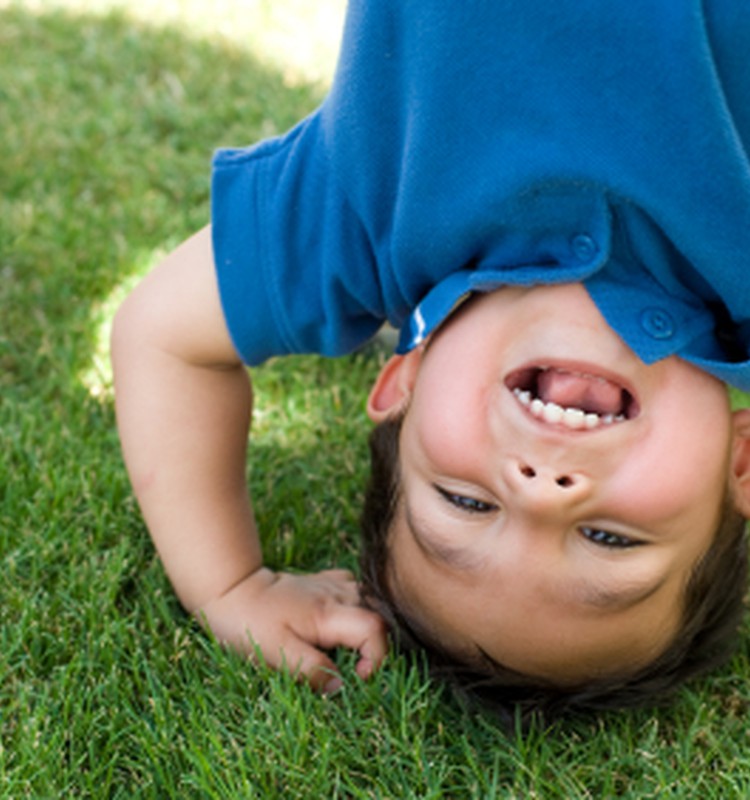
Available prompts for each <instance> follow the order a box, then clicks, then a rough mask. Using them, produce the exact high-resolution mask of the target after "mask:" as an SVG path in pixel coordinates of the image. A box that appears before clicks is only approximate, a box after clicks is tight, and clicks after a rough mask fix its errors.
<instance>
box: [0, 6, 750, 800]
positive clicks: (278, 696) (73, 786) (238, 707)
mask: <svg viewBox="0 0 750 800" xmlns="http://www.w3.org/2000/svg"><path fill="white" fill-rule="evenodd" d="M341 11H342V2H340V0H317V2H315V3H302V2H301V0H274V2H273V3H271V2H263V1H262V0H260V1H258V2H252V0H215V2H209V0H202V2H198V0H173V2H167V0H162V2H159V3H157V2H149V0H133V1H132V2H125V0H120V1H119V2H118V0H98V2H97V0H89V1H88V2H87V1H86V0H78V1H74V0H69V1H68V2H65V1H64V0H50V1H49V2H45V1H44V0H36V2H32V0H30V1H29V2H9V0H0V119H2V146H0V278H1V280H0V559H2V570H3V580H2V582H0V620H1V623H0V637H1V640H0V797H2V798H14V800H16V799H17V798H24V797H30V798H43V799H44V800H47V799H49V798H181V799H185V798H276V797H278V798H283V799H284V800H291V799H292V798H383V799H385V798H393V799H394V800H397V799H399V798H412V797H414V798H443V797H445V798H492V797H498V798H519V799H520V798H524V800H525V799H526V798H542V799H543V800H546V799H547V798H566V800H569V799H570V798H610V797H632V798H648V797H659V798H665V797H676V798H677V797H686V798H693V797H701V798H703V799H704V800H709V798H722V800H725V799H726V798H747V797H748V796H750V727H749V726H748V725H747V722H746V717H747V713H748V706H749V704H750V682H749V681H748V676H749V675H750V660H749V656H750V650H749V648H748V642H750V638H748V635H747V633H746V634H745V636H744V638H743V642H742V645H741V648H740V651H739V652H738V654H737V656H736V657H735V658H734V660H733V661H732V663H730V664H729V665H727V666H726V667H725V668H724V669H722V670H720V671H719V672H717V673H715V674H713V675H712V676H710V677H708V678H706V679H704V680H702V681H699V682H697V683H694V684H693V685H691V686H690V687H688V688H686V689H685V690H683V691H682V692H681V693H680V694H679V695H678V696H677V697H676V698H675V699H674V700H673V701H672V702H671V703H670V704H669V705H667V706H666V707H665V708H663V709H660V710H644V711H638V712H629V713H612V714H608V715H604V716H601V717H599V718H595V719H577V720H569V721H565V722H559V723H556V724H554V725H552V726H550V727H547V728H544V727H542V726H539V725H538V726H533V727H532V728H531V730H530V731H528V732H526V733H523V734H522V733H521V732H520V731H517V732H511V733H510V734H506V733H505V732H503V730H502V729H501V727H500V725H499V724H498V723H497V722H496V721H495V720H494V719H493V718H492V717H491V716H489V715H488V714H486V713H483V712H481V711H479V710H476V709H467V708H463V707H462V706H461V705H460V704H459V703H457V702H456V701H455V700H453V699H452V698H451V697H449V696H448V694H447V693H446V692H444V691H442V690H440V689H439V688H438V687H437V686H435V685H433V684H432V683H430V682H429V681H428V680H427V679H426V678H425V677H424V675H423V674H422V672H421V670H420V669H419V665H418V664H414V663H412V662H410V661H408V660H407V659H405V658H403V657H398V656H393V657H391V658H389V661H388V662H387V664H386V666H385V667H384V669H383V670H382V671H381V672H380V673H379V674H378V675H377V676H376V677H375V678H374V679H373V680H372V681H371V682H369V683H367V684H363V683H361V682H359V681H357V680H356V678H355V676H354V673H353V664H352V660H351V658H347V657H346V656H345V655H344V656H342V657H341V665H342V670H343V673H344V675H345V677H346V685H345V688H344V690H343V691H342V692H341V693H340V694H339V695H337V696H336V697H333V698H322V697H319V696H316V695H315V694H313V693H312V692H311V691H310V690H308V689H307V688H306V687H304V686H297V685H295V684H294V683H293V682H292V681H291V679H290V678H289V677H288V676H285V675H280V674H267V673H266V672H265V671H264V670H263V669H262V668H261V667H255V666H252V665H250V664H248V663H246V662H244V661H243V660H241V659H240V658H239V657H237V656H234V655H231V654H228V653H226V652H224V651H222V650H221V649H220V648H219V647H218V646H217V645H216V644H215V643H214V642H212V641H211V640H210V639H209V638H207V637H206V636H205V635H203V634H202V633H200V632H199V631H198V630H197V629H196V627H195V625H194V624H193V623H192V622H191V621H190V620H189V619H188V618H187V617H186V616H185V615H184V614H183V613H182V611H181V610H180V608H179V605H178V603H177V602H176V600H175V599H174V597H173V596H172V593H171V591H170V588H169V585H168V583H167V581H166V579H165V577H164V574H163V572H162V569H161V567H160V564H159V562H158V560H157V559H156V557H155V554H154V551H153V548H152V546H151V543H150V540H149V538H148V535H147V533H146V531H145V529H144V526H143V523H142V521H141V519H140V517H139V514H138V510H137V507H136V505H135V503H134V501H133V498H132V496H131V493H130V489H129V486H128V482H127V478H126V475H125V472H124V469H123V466H122V463H121V460H120V454H119V445H118V441H117V436H116V433H115V425H114V414H113V401H112V391H111V374H110V371H109V366H108V361H107V357H106V342H107V331H108V321H109V319H110V318H111V314H112V311H113V309H114V308H115V307H116V305H117V303H118V301H119V299H121V298H122V297H123V296H124V294H125V293H126V292H127V289H128V287H129V286H131V285H132V284H133V283H134V281H135V280H137V278H138V277H139V276H140V275H142V274H144V273H145V272H146V271H147V270H148V269H149V267H150V266H152V265H153V264H154V263H155V262H156V261H158V259H159V258H160V256H161V255H163V253H164V252H166V251H167V250H168V249H169V248H170V247H172V246H173V245H175V244H176V243H177V242H179V241H180V240H181V239H183V238H184V237H185V236H187V235H188V234H189V233H191V232H193V231H194V230H195V229H197V228H198V227H200V226H202V225H203V224H204V223H205V222H206V221H207V218H208V163H209V160H210V156H211V153H212V151H213V149H214V148H215V147H217V146H220V145H223V144H232V145H234V144H242V143H249V142H251V141H253V140H255V139H257V138H260V137H261V136H266V135H269V134H271V133H274V132H277V131H282V130H284V129H285V128H287V127H288V126H289V125H291V124H292V123H293V122H294V121H296V120H297V119H298V118H299V117H301V116H302V115H304V114H305V113H307V112H308V111H309V110H310V109H312V108H313V107H314V106H315V104H316V103H317V102H318V101H319V100H320V98H321V97H322V95H323V93H324V91H325V85H326V81H327V80H328V77H329V76H330V71H331V68H332V63H333V61H332V59H333V54H334V53H335V45H336V38H337V31H338V29H339V24H340V20H341ZM383 357H384V353H383V352H382V351H380V350H378V349H377V348H376V347H373V348H371V349H369V350H367V351H366V352H363V353H360V354H358V355H355V356H353V357H351V358H348V359H343V360H339V361H336V362H329V361H325V360H323V359H318V358H294V359H290V360H285V361H283V362H273V363H270V364H268V365H266V366H264V367H263V368H261V369H259V370H257V372H256V373H255V383H256V388H257V392H258V396H259V399H258V403H259V413H258V415H257V417H256V420H255V436H254V445H253V469H252V473H251V476H250V481H251V483H252V489H253V492H254V495H255V497H256V503H257V506H258V509H259V523H260V527H261V530H262V531H263V534H264V540H265V548H266V552H267V555H268V561H269V562H270V564H271V565H272V566H275V567H285V568H291V569H304V568H322V567H324V566H328V565H331V564H341V565H345V566H350V567H354V566H355V564H356V549H357V517H358V508H359V503H360V498H361V490H362V483H363V480H364V476H365V435H364V431H365V430H366V429H367V427H368V423H367V421H366V418H365V415H364V410H363V398H364V394H365V391H366V389H367V386H368V383H369V381H371V379H372V377H373V376H374V374H375V372H376V371H377V369H378V366H379V364H380V363H381V361H382V359H383ZM738 399H741V398H738ZM745 400H746V398H745Z"/></svg>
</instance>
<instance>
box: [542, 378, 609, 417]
mask: <svg viewBox="0 0 750 800" xmlns="http://www.w3.org/2000/svg"><path fill="white" fill-rule="evenodd" d="M536 393H537V396H538V397H539V398H540V399H542V400H543V401H544V402H545V403H557V405H559V406H562V407H563V408H580V409H582V410H583V411H586V412H587V413H594V414H601V415H605V414H612V415H614V416H616V415H617V414H620V413H621V412H622V410H623V395H622V389H620V387H619V386H616V385H615V384H614V383H610V381H608V380H605V379H604V378H595V377H594V376H592V375H580V374H574V373H571V372H565V371H562V370H557V369H546V370H543V371H542V372H540V373H539V376H538V378H537V392H536Z"/></svg>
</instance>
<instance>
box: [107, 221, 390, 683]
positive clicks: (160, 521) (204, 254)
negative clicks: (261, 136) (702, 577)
mask: <svg viewBox="0 0 750 800" xmlns="http://www.w3.org/2000/svg"><path fill="white" fill-rule="evenodd" d="M112 359H113V366H114V372H115V389H116V398H117V400H116V405H117V418H118V427H119V430H120V436H121V440H122V446H123V452H124V456H125V461H126V464H127V467H128V471H129V474H130V477H131V481H132V484H133V487H134V491H135V493H136V496H137V498H138V501H139V503H140V506H141V509H142V512H143V515H144V517H145V520H146V523H147V525H148V528H149V531H150V533H151V536H152V538H153V540H154V543H155V545H156V547H157V550H158V552H159V555H160V557H161V559H162V561H163V563H164V566H165V569H166V571H167V573H168V575H169V578H170V580H171V582H172V584H173V586H174V588H175V591H176V593H177V595H178V597H179V598H180V600H181V602H182V603H183V605H184V606H185V608H186V609H187V610H188V611H190V612H191V613H193V614H195V615H196V617H197V618H198V619H200V620H201V622H202V623H203V624H205V625H206V626H208V627H209V628H210V629H211V630H212V631H213V633H214V634H215V635H216V637H217V638H218V639H219V640H221V641H223V642H225V643H227V644H228V645H229V646H231V647H233V648H235V649H237V650H239V651H241V652H243V653H247V654H252V653H253V652H254V650H253V645H255V646H257V647H259V648H260V650H261V652H262V653H263V656H264V658H265V660H266V661H267V663H269V664H270V665H271V666H273V667H277V668H281V667H286V668H289V669H291V670H292V671H294V672H295V673H297V674H298V675H299V676H300V677H301V678H305V679H307V680H309V682H310V683H311V684H312V685H313V686H314V687H315V688H317V689H321V690H328V691H332V690H335V689H336V688H337V687H338V686H339V685H340V678H339V677H338V675H337V671H336V667H335V665H334V663H333V662H332V661H331V659H330V658H329V657H328V656H327V655H326V654H325V652H324V651H325V650H329V649H331V648H334V647H339V646H341V647H347V648H351V649H354V650H357V651H359V654H360V658H359V661H358V664H357V673H358V674H359V675H360V676H361V677H367V676H369V675H370V674H371V673H372V671H373V670H374V669H375V668H376V667H377V666H378V665H379V664H380V662H381V661H382V659H383V658H384V656H385V653H386V649H387V641H386V633H385V629H384V625H383V623H382V621H381V620H380V618H379V617H378V616H377V615H376V614H374V613H373V612H371V611H369V610H367V609H364V608H362V607H361V605H360V599H359V592H358V587H357V584H356V582H355V580H354V577H353V576H352V575H351V574H350V573H349V572H347V571H344V570H328V571H324V572H320V573H317V574H308V575H291V574H285V573H278V572H273V571H271V570H270V569H268V568H267V567H265V566H264V564H263V555H262V553H261V548H260V544H259V539H258V533H257V528H256V524H255V517H254V514H253V509H252V503H251V500H250V497H249V495H248V491H247V485H246V480H245V457H246V448H247V440H248V433H249V430H250V419H251V414H252V386H251V382H250V378H249V376H248V373H247V370H246V369H245V368H244V366H243V365H242V364H241V362H240V360H239V359H238V357H237V354H236V352H235V350H234V347H233V346H232V343H231V340H230V338H229V335H228V333H227V330H226V326H225V323H224V316H223V313H222V310H221V305H220V301H219V295H218V287H217V284H216V279H215V276H214V266H213V254H212V250H211V241H210V230H209V229H208V228H206V229H204V230H203V231H201V232H200V233H198V234H197V235H196V236H194V237H193V238H192V239H189V240H188V241H187V242H186V243H185V244H183V245H182V246H181V247H180V248H178V249H177V250H176V251H175V252H174V253H173V254H172V255H171V256H169V257H168V258H167V259H166V260H165V261H164V262H163V263H162V264H161V265H160V266H159V267H157V269H156V270H154V272H153V273H152V274H151V275H149V276H148V277H147V278H146V279H145V280H144V281H143V282H142V283H141V284H140V285H139V286H138V287H137V288H136V289H135V291H134V292H133V293H132V294H131V296H130V297H129V298H128V299H127V300H126V301H125V303H124V304H123V306H122V307H121V308H120V310H119V311H118V313H117V317H116V320H115V325H114V330H113V335H112Z"/></svg>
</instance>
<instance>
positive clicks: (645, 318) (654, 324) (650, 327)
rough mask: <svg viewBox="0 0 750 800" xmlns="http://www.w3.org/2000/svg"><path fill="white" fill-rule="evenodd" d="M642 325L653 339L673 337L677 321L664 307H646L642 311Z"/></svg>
mask: <svg viewBox="0 0 750 800" xmlns="http://www.w3.org/2000/svg"><path fill="white" fill-rule="evenodd" d="M641 327H642V328H643V330H644V331H646V333H647V334H648V335H649V336H650V337H651V338H652V339H671V338H672V337H673V336H674V334H675V329H676V326H675V321H674V319H672V316H671V314H669V313H668V312H667V311H665V310H664V309H663V308H646V309H644V310H643V311H642V312H641Z"/></svg>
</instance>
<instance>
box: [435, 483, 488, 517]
mask: <svg viewBox="0 0 750 800" xmlns="http://www.w3.org/2000/svg"><path fill="white" fill-rule="evenodd" d="M435 489H437V491H438V494H439V495H440V496H441V497H442V498H443V500H445V501H447V502H448V503H450V504H451V505H452V506H453V507H454V508H457V509H459V510H460V511H464V512H465V513H467V514H489V513H491V512H492V511H496V510H497V506H496V505H494V504H493V503H485V501H484V500H477V499H476V498H475V497H466V496H465V495H462V494H456V493H455V492H449V491H447V490H446V489H443V488H442V487H441V486H436V487H435Z"/></svg>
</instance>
